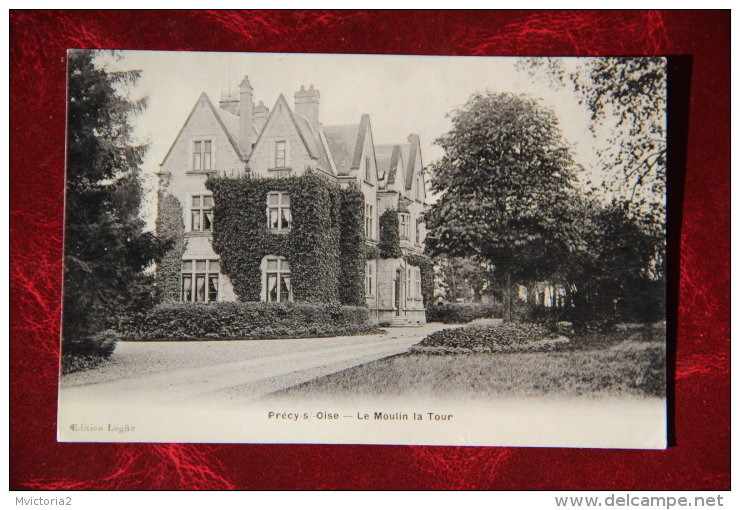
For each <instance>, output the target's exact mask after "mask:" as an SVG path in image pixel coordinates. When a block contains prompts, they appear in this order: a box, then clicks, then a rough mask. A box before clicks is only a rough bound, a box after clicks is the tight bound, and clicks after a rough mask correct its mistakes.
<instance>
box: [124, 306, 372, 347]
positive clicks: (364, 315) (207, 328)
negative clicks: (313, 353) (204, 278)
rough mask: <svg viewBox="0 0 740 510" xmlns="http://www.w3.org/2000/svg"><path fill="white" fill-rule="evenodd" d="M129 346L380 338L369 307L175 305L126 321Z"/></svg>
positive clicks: (157, 308) (125, 327)
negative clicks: (133, 343)
mask: <svg viewBox="0 0 740 510" xmlns="http://www.w3.org/2000/svg"><path fill="white" fill-rule="evenodd" d="M117 328H118V331H119V332H120V333H121V334H122V335H123V337H124V339H125V340H130V341H137V340H142V341H146V340H252V339H260V338H312V337H325V336H341V335H359V334H368V333H376V332H377V328H376V326H375V325H374V324H372V323H371V322H370V320H369V316H368V310H367V308H364V307H354V306H339V305H336V304H321V305H314V304H305V303H241V302H231V303H210V304H199V303H173V304H164V305H160V306H157V307H155V308H153V309H152V310H151V311H149V312H146V313H135V314H128V315H125V316H122V317H120V318H119V320H118V326H117Z"/></svg>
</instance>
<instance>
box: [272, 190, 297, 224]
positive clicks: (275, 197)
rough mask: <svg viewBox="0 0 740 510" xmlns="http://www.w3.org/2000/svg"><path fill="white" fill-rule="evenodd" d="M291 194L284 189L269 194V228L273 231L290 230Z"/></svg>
mask: <svg viewBox="0 0 740 510" xmlns="http://www.w3.org/2000/svg"><path fill="white" fill-rule="evenodd" d="M292 223H293V221H292V217H291V214H290V195H288V194H287V193H283V192H282V191H271V192H270V193H268V194H267V228H268V229H270V230H271V231H273V232H288V231H289V230H290V227H291V225H292Z"/></svg>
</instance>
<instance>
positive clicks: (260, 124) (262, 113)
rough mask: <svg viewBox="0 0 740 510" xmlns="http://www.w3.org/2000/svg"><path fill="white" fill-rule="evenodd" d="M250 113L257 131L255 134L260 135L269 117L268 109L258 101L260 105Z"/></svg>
mask: <svg viewBox="0 0 740 510" xmlns="http://www.w3.org/2000/svg"><path fill="white" fill-rule="evenodd" d="M252 112H253V118H254V127H255V128H256V129H257V133H261V132H262V128H264V127H265V124H266V123H267V118H268V117H269V116H270V109H269V108H268V107H267V106H265V103H263V102H262V101H260V104H258V105H257V106H255V107H254V110H252Z"/></svg>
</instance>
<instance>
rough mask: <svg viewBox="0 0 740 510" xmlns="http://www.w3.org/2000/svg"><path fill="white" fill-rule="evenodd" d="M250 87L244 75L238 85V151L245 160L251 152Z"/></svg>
mask: <svg viewBox="0 0 740 510" xmlns="http://www.w3.org/2000/svg"><path fill="white" fill-rule="evenodd" d="M253 109H254V103H252V85H250V83H249V77H248V76H247V75H244V79H243V80H242V82H241V83H240V84H239V150H241V151H242V154H243V155H244V157H245V158H249V155H250V154H251V152H252V110H253Z"/></svg>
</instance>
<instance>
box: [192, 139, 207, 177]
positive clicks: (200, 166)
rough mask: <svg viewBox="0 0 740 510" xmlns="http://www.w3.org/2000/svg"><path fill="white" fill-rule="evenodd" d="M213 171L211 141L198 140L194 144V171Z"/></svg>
mask: <svg viewBox="0 0 740 510" xmlns="http://www.w3.org/2000/svg"><path fill="white" fill-rule="evenodd" d="M210 169H211V141H210V140H198V141H195V142H193V170H195V171H196V172H197V171H201V170H205V171H208V170H210Z"/></svg>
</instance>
